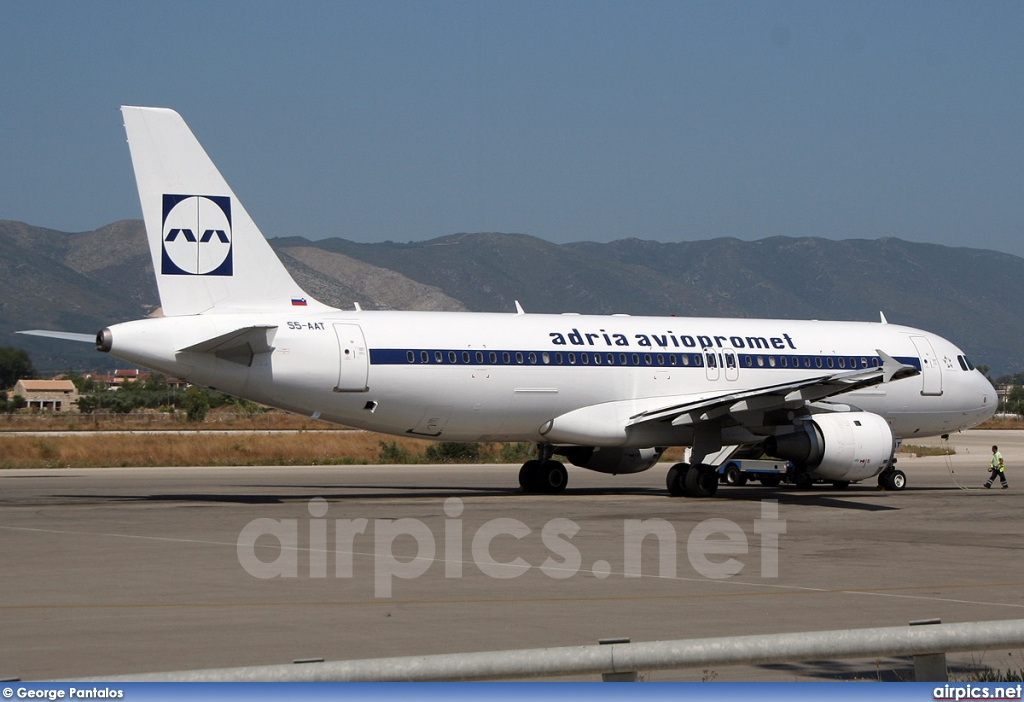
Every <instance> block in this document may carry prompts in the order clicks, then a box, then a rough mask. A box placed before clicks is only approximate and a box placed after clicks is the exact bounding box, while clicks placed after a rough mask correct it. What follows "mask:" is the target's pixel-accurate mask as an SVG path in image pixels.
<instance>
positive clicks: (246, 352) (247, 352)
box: [178, 325, 277, 366]
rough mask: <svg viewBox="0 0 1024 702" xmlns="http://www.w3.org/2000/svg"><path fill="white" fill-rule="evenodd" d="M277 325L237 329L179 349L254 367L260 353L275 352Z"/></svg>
mask: <svg viewBox="0 0 1024 702" xmlns="http://www.w3.org/2000/svg"><path fill="white" fill-rule="evenodd" d="M276 334H277V326H275V325H254V326H251V327H243V328H242V329H235V330H234V331H231V332H228V333H227V334H221V335H220V336H215V337H213V338H212V339H207V340H206V341H201V342H199V343H198V344H192V345H191V346H186V347H185V348H182V349H178V351H179V352H191V353H212V354H213V355H214V356H216V357H217V358H220V359H223V360H225V361H231V362H232V363H238V364H240V365H243V366H250V365H252V358H253V356H254V355H256V354H258V353H268V352H270V351H273V350H274V346H273V343H274V337H275V336H276Z"/></svg>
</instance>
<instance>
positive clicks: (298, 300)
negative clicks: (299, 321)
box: [292, 297, 306, 307]
mask: <svg viewBox="0 0 1024 702" xmlns="http://www.w3.org/2000/svg"><path fill="white" fill-rule="evenodd" d="M305 306H306V298H304V297H293V298H292V307H305Z"/></svg>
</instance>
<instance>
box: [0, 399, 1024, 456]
mask: <svg viewBox="0 0 1024 702" xmlns="http://www.w3.org/2000/svg"><path fill="white" fill-rule="evenodd" d="M980 428H983V429H1021V428H1024V422H1021V421H1016V420H1006V419H1000V420H991V421H989V422H986V423H985V424H983V425H982V426H981V427H980ZM225 429H231V430H252V431H248V432H245V433H238V434H228V435H224V434H218V433H215V431H216V430H225ZM111 430H119V431H139V432H141V433H139V434H130V435H129V434H110V433H105V432H109V431H111ZM259 430H264V431H267V430H297V431H298V432H299V433H295V434H263V433H260V431H259ZM311 430H316V433H307V432H309V431H311ZM5 431H7V432H10V431H85V432H88V433H84V434H78V435H74V436H63V437H53V436H35V437H34V436H11V435H9V434H8V435H6V436H5V435H4V432H5ZM171 431H185V432H187V433H183V434H179V433H171ZM431 443H432V442H429V441H424V440H419V439H410V438H405V437H391V436H384V435H381V434H374V433H371V432H359V431H346V430H345V429H344V428H343V427H338V426H336V425H334V424H328V423H327V422H322V421H318V420H313V419H309V418H308V417H301V416H298V415H294V414H288V413H286V412H278V411H271V412H266V413H263V414H255V415H246V414H231V413H228V412H211V413H210V415H209V416H208V418H207V420H206V421H205V422H200V423H195V424H192V423H188V422H186V421H184V418H183V417H182V416H181V414H180V413H179V414H178V416H174V415H168V414H166V413H158V412H148V413H139V414H130V415H105V416H90V415H43V414H35V415H31V414H22V415H19V414H16V415H14V416H12V417H0V469H10V468H95V467H108V466H124V467H136V466H139V467H141V466H227V465H232V466H233V465H242V466H246V465H338V464H371V463H418V462H428V461H427V460H426V459H425V457H424V454H425V452H426V449H427V446H429V445H430V444H431ZM903 451H905V452H913V453H919V451H920V452H922V453H923V452H924V450H923V449H921V448H920V447H916V446H915V447H911V446H904V447H903ZM930 455H931V454H930ZM479 460H480V461H483V462H488V461H490V462H503V461H505V460H507V461H508V462H519V460H521V459H520V458H519V457H515V458H509V457H508V456H507V455H506V456H504V457H503V456H502V445H501V444H488V445H486V446H484V447H483V452H482V455H481V456H480V459H479ZM661 460H662V462H664V463H675V462H678V461H682V460H683V449H682V448H680V447H673V448H670V449H669V450H668V451H666V452H665V454H664V455H663V456H662V459H661Z"/></svg>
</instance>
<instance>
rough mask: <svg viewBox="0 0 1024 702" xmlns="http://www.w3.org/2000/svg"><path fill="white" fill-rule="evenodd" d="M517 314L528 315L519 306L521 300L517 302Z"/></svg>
mask: <svg viewBox="0 0 1024 702" xmlns="http://www.w3.org/2000/svg"><path fill="white" fill-rule="evenodd" d="M516 314H526V310H524V309H523V306H522V305H520V304H519V300H516Z"/></svg>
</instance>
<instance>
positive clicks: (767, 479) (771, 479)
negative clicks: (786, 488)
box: [758, 475, 782, 487]
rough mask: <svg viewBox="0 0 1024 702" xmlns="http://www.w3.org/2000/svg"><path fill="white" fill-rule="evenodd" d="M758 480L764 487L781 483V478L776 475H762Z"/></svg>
mask: <svg viewBox="0 0 1024 702" xmlns="http://www.w3.org/2000/svg"><path fill="white" fill-rule="evenodd" d="M758 481H759V482H760V483H761V484H762V485H764V486H765V487H778V486H779V484H780V483H782V478H780V477H779V476H778V475H762V476H761V477H760V478H758Z"/></svg>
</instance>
